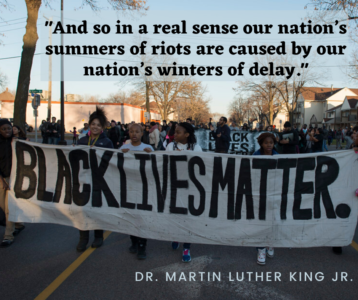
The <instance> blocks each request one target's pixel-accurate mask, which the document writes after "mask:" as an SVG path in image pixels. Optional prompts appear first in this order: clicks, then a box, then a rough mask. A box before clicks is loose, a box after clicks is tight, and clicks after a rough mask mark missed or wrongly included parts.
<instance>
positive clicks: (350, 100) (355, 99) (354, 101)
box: [346, 96, 358, 108]
mask: <svg viewBox="0 0 358 300" xmlns="http://www.w3.org/2000/svg"><path fill="white" fill-rule="evenodd" d="M346 97H347V100H348V103H349V106H350V108H355V107H356V105H357V102H358V97H357V96H346Z"/></svg>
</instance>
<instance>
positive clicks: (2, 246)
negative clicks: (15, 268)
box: [0, 240, 14, 248]
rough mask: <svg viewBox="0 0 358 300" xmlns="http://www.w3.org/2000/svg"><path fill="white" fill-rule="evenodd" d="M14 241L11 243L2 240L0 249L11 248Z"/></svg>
mask: <svg viewBox="0 0 358 300" xmlns="http://www.w3.org/2000/svg"><path fill="white" fill-rule="evenodd" d="M13 242H14V241H11V240H3V241H2V242H1V244H0V248H6V247H9V246H11V244H12V243H13Z"/></svg>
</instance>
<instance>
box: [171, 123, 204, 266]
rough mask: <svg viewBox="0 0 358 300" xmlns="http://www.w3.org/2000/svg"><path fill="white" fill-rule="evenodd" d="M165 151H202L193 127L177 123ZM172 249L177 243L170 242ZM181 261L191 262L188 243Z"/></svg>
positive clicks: (188, 124)
mask: <svg viewBox="0 0 358 300" xmlns="http://www.w3.org/2000/svg"><path fill="white" fill-rule="evenodd" d="M166 151H195V152H202V151H203V150H202V149H201V147H200V146H199V145H197V144H196V137H195V134H194V127H193V126H192V125H191V124H190V123H179V124H178V125H177V126H176V128H175V133H174V141H173V142H172V143H170V144H169V145H168V146H167V148H166ZM172 248H173V250H177V249H179V242H172ZM182 261H183V262H190V261H191V255H190V243H184V244H183V257H182Z"/></svg>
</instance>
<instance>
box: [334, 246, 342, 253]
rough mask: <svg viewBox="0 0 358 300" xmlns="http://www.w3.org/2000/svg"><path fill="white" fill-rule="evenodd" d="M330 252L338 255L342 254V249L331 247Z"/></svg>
mask: <svg viewBox="0 0 358 300" xmlns="http://www.w3.org/2000/svg"><path fill="white" fill-rule="evenodd" d="M332 251H333V253H334V254H337V255H340V254H342V252H343V251H342V247H332Z"/></svg>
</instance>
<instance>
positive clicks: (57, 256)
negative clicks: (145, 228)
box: [0, 224, 358, 300]
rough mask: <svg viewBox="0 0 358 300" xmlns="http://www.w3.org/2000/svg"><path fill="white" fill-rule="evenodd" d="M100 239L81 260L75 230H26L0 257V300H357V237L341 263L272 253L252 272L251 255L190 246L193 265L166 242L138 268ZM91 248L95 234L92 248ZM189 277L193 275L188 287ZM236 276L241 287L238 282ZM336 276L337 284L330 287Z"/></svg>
mask: <svg viewBox="0 0 358 300" xmlns="http://www.w3.org/2000/svg"><path fill="white" fill-rule="evenodd" d="M3 234H4V227H0V236H3ZM105 235H106V236H108V237H107V239H106V240H105V241H104V244H103V246H102V247H101V248H98V249H96V250H93V249H92V248H88V249H87V250H86V251H85V252H84V253H78V252H76V245H77V242H78V238H79V233H78V230H76V229H75V228H71V227H66V226H60V225H53V224H26V228H25V230H23V231H22V232H21V233H20V235H19V236H18V237H16V240H15V242H14V244H13V245H11V246H10V247H9V248H1V249H0V299H1V300H3V299H4V300H13V299H16V300H27V299H47V298H48V299H54V300H55V299H106V300H107V299H151V300H152V299H165V300H167V299H168V300H170V299H173V300H174V299H175V300H177V299H208V300H211V299H255V300H259V299H282V300H286V299H288V300H289V299H305V300H308V299H315V300H319V299H324V300H327V299H357V297H358V264H357V262H358V244H357V243H358V232H357V231H356V233H355V236H354V241H353V243H352V245H349V246H346V247H344V248H343V254H342V255H336V254H334V253H333V252H332V250H331V248H330V247H319V248H294V249H286V248H276V249H275V257H274V258H272V259H269V258H267V263H266V266H259V265H257V264H256V250H255V249H254V248H253V247H230V246H212V245H199V244H193V245H192V250H191V253H192V262H190V263H182V262H181V248H180V250H176V251H174V250H172V249H171V244H170V242H164V241H156V240H150V241H148V246H147V259H146V260H144V261H139V260H138V259H137V258H136V255H133V254H131V253H129V251H128V248H129V246H130V239H129V237H128V236H127V235H124V234H120V233H114V232H112V233H110V232H106V233H105ZM92 240H93V233H91V240H90V243H91V242H92ZM90 243H89V245H90ZM146 272H148V273H147V274H148V276H150V275H152V277H148V278H151V279H152V281H151V280H149V279H148V280H146V279H145V278H146V277H145V276H146ZM182 272H183V274H184V275H182V277H180V275H181V274H182ZM189 272H194V273H191V275H192V277H191V278H192V280H191V281H190V280H189V279H190V278H189V275H190V273H189ZM200 272H203V273H200ZM230 272H231V273H230ZM249 272H251V278H249ZM275 272H276V273H275ZM295 272H296V273H295ZM140 273H141V274H143V277H144V279H143V280H141V281H136V276H137V278H138V279H140V278H141V275H140ZM174 273H175V274H176V281H170V280H169V279H168V278H167V277H166V276H167V274H169V275H170V276H171V277H172V276H173V274H174ZM213 273H215V274H216V277H215V278H216V280H213V278H214V276H213V275H214V274H213ZM236 273H238V275H239V276H238V279H239V280H240V281H238V280H236ZM242 273H244V274H245V275H244V279H243V280H242ZM230 274H231V275H230ZM275 274H276V281H275ZM337 274H339V279H338V280H337V281H334V279H335V278H336V276H337ZM194 275H195V277H193V276H194ZM290 275H292V276H291V277H290ZM300 275H301V277H300ZM342 275H343V277H341V276H342ZM218 277H220V281H219V280H218ZM309 277H311V278H312V280H310V279H309ZM184 278H185V279H186V281H185V280H184ZM342 278H343V279H342ZM179 279H181V280H179ZM193 279H195V281H193ZM250 279H251V280H250ZM270 279H271V281H269V280H270ZM279 279H280V280H279Z"/></svg>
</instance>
